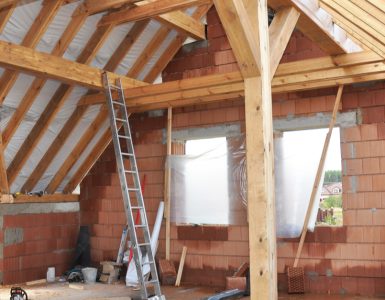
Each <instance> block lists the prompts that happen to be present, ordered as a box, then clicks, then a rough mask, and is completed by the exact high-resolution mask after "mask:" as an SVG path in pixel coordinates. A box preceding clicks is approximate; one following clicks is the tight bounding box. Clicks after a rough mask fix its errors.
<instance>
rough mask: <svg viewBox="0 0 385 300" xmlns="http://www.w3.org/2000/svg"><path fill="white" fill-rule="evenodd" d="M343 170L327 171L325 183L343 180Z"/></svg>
mask: <svg viewBox="0 0 385 300" xmlns="http://www.w3.org/2000/svg"><path fill="white" fill-rule="evenodd" d="M341 180H342V175H341V170H327V171H326V172H325V179H324V184H326V183H332V182H341Z"/></svg>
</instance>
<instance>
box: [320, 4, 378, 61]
mask: <svg viewBox="0 0 385 300" xmlns="http://www.w3.org/2000/svg"><path fill="white" fill-rule="evenodd" d="M360 4H361V3H360ZM320 5H321V7H322V8H324V9H325V10H326V11H328V12H329V13H330V14H331V15H332V17H333V20H334V21H335V23H336V24H338V25H339V26H340V27H341V28H343V29H344V30H345V31H346V32H347V33H348V34H349V35H350V36H351V37H352V38H353V39H354V40H356V41H357V42H358V43H360V44H362V45H365V46H366V47H368V48H369V49H371V50H373V51H375V52H376V53H377V54H379V55H381V56H383V57H385V36H384V34H383V30H385V24H384V23H382V22H381V21H379V20H377V19H376V18H375V17H373V16H371V15H370V14H368V13H367V12H366V11H365V10H363V9H360V8H359V6H361V5H358V6H357V5H355V4H354V3H353V2H351V1H342V2H341V3H340V2H335V1H330V0H322V1H320ZM362 5H365V4H364V3H362Z"/></svg>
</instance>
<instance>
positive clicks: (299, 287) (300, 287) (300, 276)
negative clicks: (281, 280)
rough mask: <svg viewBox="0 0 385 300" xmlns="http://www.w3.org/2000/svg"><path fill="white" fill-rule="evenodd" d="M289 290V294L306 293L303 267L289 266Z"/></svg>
mask: <svg viewBox="0 0 385 300" xmlns="http://www.w3.org/2000/svg"><path fill="white" fill-rule="evenodd" d="M287 292H288V293H289V294H303V293H305V272H304V270H303V268H301V267H287Z"/></svg>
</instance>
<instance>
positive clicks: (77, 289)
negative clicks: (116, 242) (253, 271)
mask: <svg viewBox="0 0 385 300" xmlns="http://www.w3.org/2000/svg"><path fill="white" fill-rule="evenodd" d="M21 287H22V288H23V289H25V290H26V292H27V294H28V299H29V300H53V299H55V300H65V299H76V300H92V299H98V300H129V299H132V298H130V296H131V297H134V296H135V295H136V294H137V293H138V292H136V291H133V290H132V289H130V288H126V287H125V286H124V285H123V284H116V285H105V284H100V283H96V284H92V285H86V284H71V285H68V283H54V284H42V285H36V286H23V285H21ZM9 291H10V287H6V286H4V287H1V288H0V300H8V299H9V296H10V295H9ZM162 291H163V293H164V294H165V296H166V298H167V300H181V299H183V300H202V299H205V298H206V297H207V296H210V295H213V294H215V293H216V292H218V291H217V290H216V289H214V288H203V287H180V288H175V287H162ZM242 299H244V300H247V299H250V298H249V297H244V298H242ZM278 299H279V300H324V299H327V300H341V299H345V300H364V299H371V300H374V299H380V298H364V297H355V296H328V295H310V294H307V295H294V296H293V295H290V296H288V295H280V296H279V298H278ZM382 299H383V298H382Z"/></svg>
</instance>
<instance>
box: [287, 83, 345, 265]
mask: <svg viewBox="0 0 385 300" xmlns="http://www.w3.org/2000/svg"><path fill="white" fill-rule="evenodd" d="M343 89H344V86H343V85H340V86H339V88H338V92H337V97H336V101H335V103H334V108H333V114H332V119H331V120H330V124H329V131H328V133H327V135H326V138H325V143H324V147H323V149H322V154H321V158H320V162H319V164H318V169H317V174H316V176H315V179H314V184H313V189H312V191H311V196H310V201H309V206H308V208H307V211H306V216H305V221H304V224H303V227H302V233H301V239H300V241H299V245H298V249H297V254H296V255H295V260H294V265H293V266H294V267H297V265H298V261H299V257H300V256H301V252H302V248H303V244H304V242H305V238H306V232H307V227H308V225H309V220H310V216H311V212H312V210H313V206H314V203H315V201H316V195H317V191H318V187H319V185H320V181H321V177H322V172H323V169H324V166H325V159H326V155H327V152H328V148H329V144H330V138H331V136H332V133H333V127H334V125H335V123H336V118H337V111H338V108H339V106H340V101H341V96H342V91H343Z"/></svg>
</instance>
